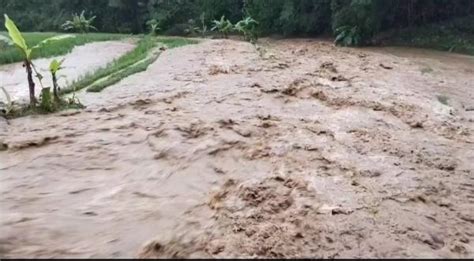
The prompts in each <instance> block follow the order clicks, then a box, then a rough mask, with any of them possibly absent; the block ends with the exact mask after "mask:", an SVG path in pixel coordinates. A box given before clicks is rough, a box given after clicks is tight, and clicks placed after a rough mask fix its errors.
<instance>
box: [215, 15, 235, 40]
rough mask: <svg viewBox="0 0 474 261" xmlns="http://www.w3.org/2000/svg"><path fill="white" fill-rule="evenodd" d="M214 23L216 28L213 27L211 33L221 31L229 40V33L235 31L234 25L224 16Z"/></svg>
mask: <svg viewBox="0 0 474 261" xmlns="http://www.w3.org/2000/svg"><path fill="white" fill-rule="evenodd" d="M212 23H213V24H214V27H212V29H211V31H216V30H217V31H219V33H221V34H222V37H224V38H228V36H229V33H231V32H232V31H233V30H234V25H233V24H232V22H231V21H229V19H226V18H225V16H224V15H223V16H222V17H221V20H214V21H213V22H212Z"/></svg>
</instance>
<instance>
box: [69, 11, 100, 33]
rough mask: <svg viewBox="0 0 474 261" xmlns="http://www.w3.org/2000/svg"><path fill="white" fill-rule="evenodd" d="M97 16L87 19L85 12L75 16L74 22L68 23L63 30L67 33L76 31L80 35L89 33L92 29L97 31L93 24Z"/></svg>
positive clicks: (73, 17) (73, 16)
mask: <svg viewBox="0 0 474 261" xmlns="http://www.w3.org/2000/svg"><path fill="white" fill-rule="evenodd" d="M96 18H97V17H96V16H92V17H90V18H86V16H85V11H84V10H83V11H82V12H81V14H80V15H78V14H73V15H72V20H69V21H66V22H65V23H64V24H63V25H61V28H62V29H63V30H65V31H75V32H79V33H82V34H84V33H88V32H89V31H90V30H91V29H92V30H95V31H97V28H95V27H94V26H93V25H92V23H93V22H94V20H95V19H96Z"/></svg>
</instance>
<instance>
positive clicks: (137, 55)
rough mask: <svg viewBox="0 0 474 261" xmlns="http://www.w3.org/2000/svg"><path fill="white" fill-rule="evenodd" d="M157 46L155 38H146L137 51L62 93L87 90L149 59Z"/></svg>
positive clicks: (142, 40)
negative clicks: (110, 76) (101, 80)
mask: <svg viewBox="0 0 474 261" xmlns="http://www.w3.org/2000/svg"><path fill="white" fill-rule="evenodd" d="M156 44H157V42H156V39H155V38H154V37H150V36H145V37H144V38H142V39H141V40H140V41H139V42H138V44H137V46H136V47H135V49H133V50H132V51H130V52H128V53H126V54H125V55H124V56H122V57H120V58H118V59H117V60H115V61H113V62H111V63H109V64H108V65H107V66H106V67H104V68H101V69H99V70H97V71H95V72H93V73H89V74H86V75H85V76H83V77H81V78H80V79H79V80H77V81H75V82H73V83H72V84H71V85H70V86H68V87H67V88H65V89H63V90H62V93H63V94H65V93H71V92H74V91H78V90H81V89H83V88H86V87H88V86H90V85H92V84H93V83H95V82H96V81H98V80H100V79H102V78H104V77H107V76H109V75H112V74H114V73H116V72H118V71H121V70H123V69H125V68H127V67H129V66H131V65H133V64H135V63H137V62H139V61H141V60H144V59H145V58H146V57H147V55H148V52H149V51H150V50H152V49H153V48H154V47H155V46H156Z"/></svg>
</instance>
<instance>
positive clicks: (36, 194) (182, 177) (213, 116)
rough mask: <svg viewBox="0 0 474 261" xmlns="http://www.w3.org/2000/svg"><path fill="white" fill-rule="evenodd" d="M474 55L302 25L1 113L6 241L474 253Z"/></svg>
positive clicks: (32, 252)
mask: <svg viewBox="0 0 474 261" xmlns="http://www.w3.org/2000/svg"><path fill="white" fill-rule="evenodd" d="M417 54H419V55H417ZM473 69H474V62H473V61H472V58H471V57H467V56H460V55H451V54H444V53H443V54H440V53H438V52H431V53H430V52H427V51H420V50H412V49H408V50H407V49H402V50H400V49H397V51H393V50H388V49H387V50H384V49H349V48H336V47H334V46H333V45H332V44H330V43H327V42H321V41H317V40H304V39H302V40H280V41H275V40H262V43H261V44H260V45H259V47H258V48H256V47H254V46H252V45H251V44H248V43H245V42H239V41H231V40H203V41H202V42H201V43H200V44H197V45H189V46H185V47H182V48H178V49H173V50H169V51H165V52H164V53H163V54H162V55H161V57H160V58H159V59H158V60H157V61H156V62H155V63H154V64H152V65H151V66H150V67H149V69H148V70H147V71H145V72H143V73H139V74H136V75H134V76H131V77H129V78H127V79H124V80H123V81H121V82H120V83H118V84H117V85H115V86H112V87H109V88H107V89H105V90H104V91H103V92H101V93H99V94H91V93H81V95H80V99H81V101H82V102H83V103H85V105H87V109H85V110H81V111H66V112H61V113H57V114H54V115H48V116H30V117H25V118H19V119H15V120H10V121H8V122H7V121H0V150H1V151H0V194H1V197H0V256H3V257H149V258H156V257H326V258H344V257H345V258H348V257H374V258H375V257H378V258H382V257H393V258H395V257H398V258H401V257H424V258H430V257H437V258H438V257H439V258H441V257H443V258H468V257H473V256H474V225H473V223H474V176H473V171H474V136H473V134H474V86H473V85H474V73H473ZM2 77H4V76H3V75H2ZM2 79H3V78H2Z"/></svg>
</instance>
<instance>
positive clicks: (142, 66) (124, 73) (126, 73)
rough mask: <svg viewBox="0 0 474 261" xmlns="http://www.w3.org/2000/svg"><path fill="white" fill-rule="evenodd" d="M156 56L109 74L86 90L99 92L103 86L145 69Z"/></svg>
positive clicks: (105, 86)
mask: <svg viewBox="0 0 474 261" xmlns="http://www.w3.org/2000/svg"><path fill="white" fill-rule="evenodd" d="M158 56H159V55H156V56H155V57H151V58H148V59H146V60H145V61H143V62H141V63H138V64H136V65H132V66H130V67H128V68H126V69H124V70H122V71H120V72H118V73H116V74H113V75H111V76H110V77H108V78H106V79H105V80H103V81H100V82H98V83H96V84H93V85H92V86H91V87H89V88H87V92H101V91H102V90H104V89H105V88H107V87H109V86H111V85H114V84H116V83H118V82H120V81H121V80H123V79H125V78H127V77H128V76H130V75H133V74H136V73H139V72H144V71H146V69H148V66H150V64H152V63H154V62H155V61H156V59H157V58H158Z"/></svg>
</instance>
